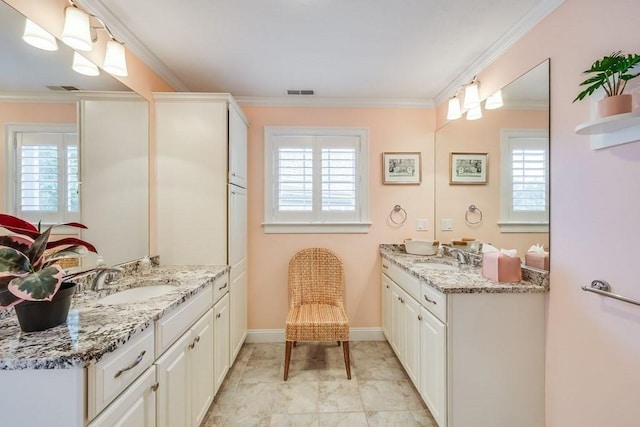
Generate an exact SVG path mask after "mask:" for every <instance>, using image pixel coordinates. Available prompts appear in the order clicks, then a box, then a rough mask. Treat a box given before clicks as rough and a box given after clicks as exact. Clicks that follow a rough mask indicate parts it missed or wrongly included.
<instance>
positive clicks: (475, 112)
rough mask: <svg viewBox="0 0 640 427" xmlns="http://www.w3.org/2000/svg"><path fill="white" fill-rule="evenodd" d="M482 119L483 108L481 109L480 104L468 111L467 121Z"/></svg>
mask: <svg viewBox="0 0 640 427" xmlns="http://www.w3.org/2000/svg"><path fill="white" fill-rule="evenodd" d="M481 117H482V108H480V104H478V105H476V106H475V107H473V108H471V109H470V110H469V111H467V120H478V119H479V118H481Z"/></svg>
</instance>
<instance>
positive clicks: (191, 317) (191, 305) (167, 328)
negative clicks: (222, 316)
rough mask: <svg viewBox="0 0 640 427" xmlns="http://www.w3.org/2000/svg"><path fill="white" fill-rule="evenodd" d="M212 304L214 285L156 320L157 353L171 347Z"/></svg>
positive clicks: (159, 353)
mask: <svg viewBox="0 0 640 427" xmlns="http://www.w3.org/2000/svg"><path fill="white" fill-rule="evenodd" d="M225 277H226V275H225ZM212 305H213V287H212V286H207V287H206V288H205V289H203V290H202V291H201V292H199V293H197V294H196V295H194V296H192V297H191V298H190V299H189V300H187V301H185V302H184V303H182V304H180V305H179V306H178V307H176V308H175V309H174V310H173V311H171V312H169V313H167V314H165V315H164V316H163V317H162V318H161V319H160V320H158V321H156V354H157V355H158V356H159V355H161V354H162V353H164V352H165V350H166V349H168V348H169V347H171V344H173V343H174V342H175V341H176V340H177V339H178V337H179V336H180V335H182V334H183V333H184V332H185V331H186V330H188V329H189V328H190V327H191V325H193V324H194V323H195V321H196V320H198V319H199V318H200V316H202V315H203V314H204V313H205V312H206V311H207V310H208V309H209V308H211V306H212Z"/></svg>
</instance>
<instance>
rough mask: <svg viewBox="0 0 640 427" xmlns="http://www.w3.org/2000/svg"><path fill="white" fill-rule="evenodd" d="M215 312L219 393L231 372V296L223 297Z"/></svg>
mask: <svg viewBox="0 0 640 427" xmlns="http://www.w3.org/2000/svg"><path fill="white" fill-rule="evenodd" d="M213 312H214V319H213V322H214V333H213V334H214V356H213V372H214V378H215V392H217V391H218V389H219V388H220V386H221V385H222V381H224V377H225V376H226V375H227V372H228V371H229V294H226V295H225V296H223V297H222V298H221V299H220V301H218V303H217V304H216V305H214V306H213Z"/></svg>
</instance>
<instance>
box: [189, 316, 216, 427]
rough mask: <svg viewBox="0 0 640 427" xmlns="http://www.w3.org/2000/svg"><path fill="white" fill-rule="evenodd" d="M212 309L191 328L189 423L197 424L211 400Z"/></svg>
mask: <svg viewBox="0 0 640 427" xmlns="http://www.w3.org/2000/svg"><path fill="white" fill-rule="evenodd" d="M213 327H214V325H213V309H209V311H208V312H207V313H206V314H205V315H203V316H202V317H201V318H200V320H198V322H196V324H195V325H193V327H192V328H191V336H192V341H191V343H190V344H189V353H190V354H189V368H190V371H191V372H190V375H191V425H192V426H195V427H197V426H199V425H200V423H201V422H202V420H203V419H204V416H205V415H206V414H207V410H208V409H209V406H211V402H213V397H214V396H215V393H214V378H213V351H214V350H213V349H214V345H213Z"/></svg>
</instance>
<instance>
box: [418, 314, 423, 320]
mask: <svg viewBox="0 0 640 427" xmlns="http://www.w3.org/2000/svg"><path fill="white" fill-rule="evenodd" d="M418 320H419V321H421V322H422V316H420V315H419V314H418Z"/></svg>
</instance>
